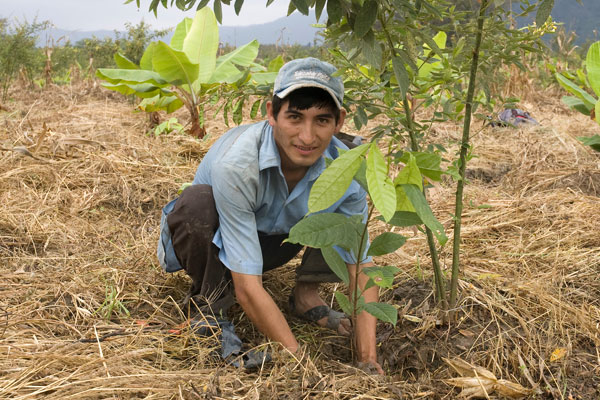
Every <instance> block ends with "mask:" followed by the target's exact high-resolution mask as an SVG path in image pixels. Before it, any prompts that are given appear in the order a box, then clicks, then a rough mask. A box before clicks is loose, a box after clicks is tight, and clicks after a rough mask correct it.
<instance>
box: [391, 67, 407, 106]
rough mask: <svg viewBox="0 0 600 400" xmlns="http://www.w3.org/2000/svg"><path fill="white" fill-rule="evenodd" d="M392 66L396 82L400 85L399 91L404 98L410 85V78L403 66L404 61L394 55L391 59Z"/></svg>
mask: <svg viewBox="0 0 600 400" xmlns="http://www.w3.org/2000/svg"><path fill="white" fill-rule="evenodd" d="M392 68H393V69H394V76H395V77H396V82H398V87H400V92H401V93H402V97H403V98H404V97H405V96H406V92H407V91H408V87H409V86H410V78H409V77H408V72H406V67H404V63H403V62H402V59H401V58H400V57H394V58H393V59H392Z"/></svg>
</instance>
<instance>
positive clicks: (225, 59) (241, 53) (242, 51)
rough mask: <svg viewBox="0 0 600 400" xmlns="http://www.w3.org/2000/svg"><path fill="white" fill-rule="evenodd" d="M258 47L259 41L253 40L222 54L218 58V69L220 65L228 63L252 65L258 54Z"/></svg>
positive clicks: (244, 65) (243, 65) (242, 65)
mask: <svg viewBox="0 0 600 400" xmlns="http://www.w3.org/2000/svg"><path fill="white" fill-rule="evenodd" d="M258 47H259V44H258V41H257V40H253V41H251V42H249V43H246V44H245V45H243V46H240V47H238V48H236V49H235V50H233V51H232V52H229V53H227V54H224V55H222V56H221V57H219V58H217V70H218V69H219V66H220V65H223V64H227V63H232V64H236V65H239V66H241V67H248V66H250V65H251V64H252V63H253V61H254V60H255V59H256V56H257V55H258ZM216 72H217V71H216V70H215V73H216Z"/></svg>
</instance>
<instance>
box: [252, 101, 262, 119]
mask: <svg viewBox="0 0 600 400" xmlns="http://www.w3.org/2000/svg"><path fill="white" fill-rule="evenodd" d="M260 102H261V100H260V99H259V100H256V101H255V102H254V103H253V104H252V108H251V109H250V118H251V119H254V118H256V114H258V109H259V108H260Z"/></svg>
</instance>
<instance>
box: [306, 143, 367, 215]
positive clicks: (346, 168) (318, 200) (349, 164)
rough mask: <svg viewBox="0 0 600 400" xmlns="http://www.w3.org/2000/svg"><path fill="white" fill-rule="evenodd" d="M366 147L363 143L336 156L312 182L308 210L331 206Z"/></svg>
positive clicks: (346, 183) (315, 210)
mask: <svg viewBox="0 0 600 400" xmlns="http://www.w3.org/2000/svg"><path fill="white" fill-rule="evenodd" d="M367 149H368V144H363V145H360V146H358V147H355V148H354V149H352V150H349V151H347V152H345V153H344V154H342V155H341V156H339V157H338V158H336V159H335V160H334V161H333V162H332V163H331V165H330V166H329V167H328V168H326V169H325V171H323V173H322V174H321V176H319V178H318V179H317V181H316V182H315V183H314V185H313V187H312V189H311V191H310V195H309V197H308V212H309V213H314V212H317V211H321V210H324V209H326V208H328V207H330V206H332V205H333V204H334V203H335V202H336V201H338V200H339V199H340V198H341V197H342V196H343V195H344V193H345V192H346V190H347V189H348V187H349V186H350V183H352V178H353V177H354V174H356V171H357V170H358V168H359V167H360V162H361V157H362V156H363V155H364V154H365V152H366V151H367Z"/></svg>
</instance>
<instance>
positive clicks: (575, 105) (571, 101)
mask: <svg viewBox="0 0 600 400" xmlns="http://www.w3.org/2000/svg"><path fill="white" fill-rule="evenodd" d="M561 100H562V102H563V103H565V104H566V105H567V106H568V107H569V108H572V109H574V110H577V111H579V112H580V113H582V114H584V115H590V110H588V108H587V107H586V106H585V103H584V102H583V100H581V99H580V98H578V97H575V96H563V97H562V99H561Z"/></svg>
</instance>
